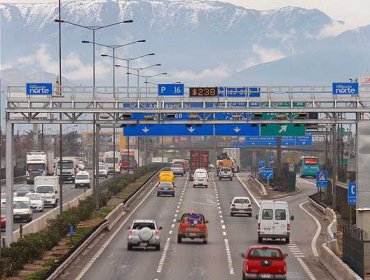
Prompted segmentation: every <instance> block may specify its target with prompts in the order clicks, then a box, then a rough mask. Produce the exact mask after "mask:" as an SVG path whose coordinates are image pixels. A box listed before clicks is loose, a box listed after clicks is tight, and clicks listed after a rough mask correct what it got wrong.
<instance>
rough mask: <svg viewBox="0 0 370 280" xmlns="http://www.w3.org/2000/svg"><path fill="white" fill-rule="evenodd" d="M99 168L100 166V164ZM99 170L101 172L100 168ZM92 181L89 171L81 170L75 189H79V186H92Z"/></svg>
mask: <svg viewBox="0 0 370 280" xmlns="http://www.w3.org/2000/svg"><path fill="white" fill-rule="evenodd" d="M99 168H100V166H99ZM99 172H100V170H99ZM107 172H108V171H107ZM107 174H108V173H107ZM107 176H108V175H107ZM90 183H91V179H90V173H89V172H87V171H79V172H78V173H77V175H76V178H75V189H77V188H90Z"/></svg>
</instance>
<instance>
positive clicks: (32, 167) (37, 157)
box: [26, 151, 54, 184]
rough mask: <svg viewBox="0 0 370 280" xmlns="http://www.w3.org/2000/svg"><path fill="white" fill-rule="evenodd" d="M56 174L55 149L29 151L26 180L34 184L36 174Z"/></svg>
mask: <svg viewBox="0 0 370 280" xmlns="http://www.w3.org/2000/svg"><path fill="white" fill-rule="evenodd" d="M53 174H54V152H53V151H29V152H27V154H26V181H27V184H32V183H33V182H34V178H35V177H36V176H46V175H53Z"/></svg>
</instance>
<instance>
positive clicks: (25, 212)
mask: <svg viewBox="0 0 370 280" xmlns="http://www.w3.org/2000/svg"><path fill="white" fill-rule="evenodd" d="M13 219H14V221H15V222H17V221H19V222H27V223H29V222H31V221H32V209H31V205H30V198H29V197H24V196H20V197H19V196H16V197H14V198H13Z"/></svg>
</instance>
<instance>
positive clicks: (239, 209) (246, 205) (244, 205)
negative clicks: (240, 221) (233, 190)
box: [230, 196, 252, 217]
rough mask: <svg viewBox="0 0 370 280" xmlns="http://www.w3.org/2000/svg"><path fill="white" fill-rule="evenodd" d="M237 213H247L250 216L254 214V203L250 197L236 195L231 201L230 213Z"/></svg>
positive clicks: (232, 214)
mask: <svg viewBox="0 0 370 280" xmlns="http://www.w3.org/2000/svg"><path fill="white" fill-rule="evenodd" d="M235 214H246V215H248V216H249V217H251V216H252V203H251V200H250V199H249V197H242V196H238V197H234V198H233V200H232V201H231V202H230V215H231V216H234V215H235Z"/></svg>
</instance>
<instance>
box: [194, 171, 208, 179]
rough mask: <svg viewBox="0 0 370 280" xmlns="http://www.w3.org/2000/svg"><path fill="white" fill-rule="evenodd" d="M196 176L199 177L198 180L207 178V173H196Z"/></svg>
mask: <svg viewBox="0 0 370 280" xmlns="http://www.w3.org/2000/svg"><path fill="white" fill-rule="evenodd" d="M194 176H195V177H198V178H206V177H207V173H205V172H196V173H194Z"/></svg>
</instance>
